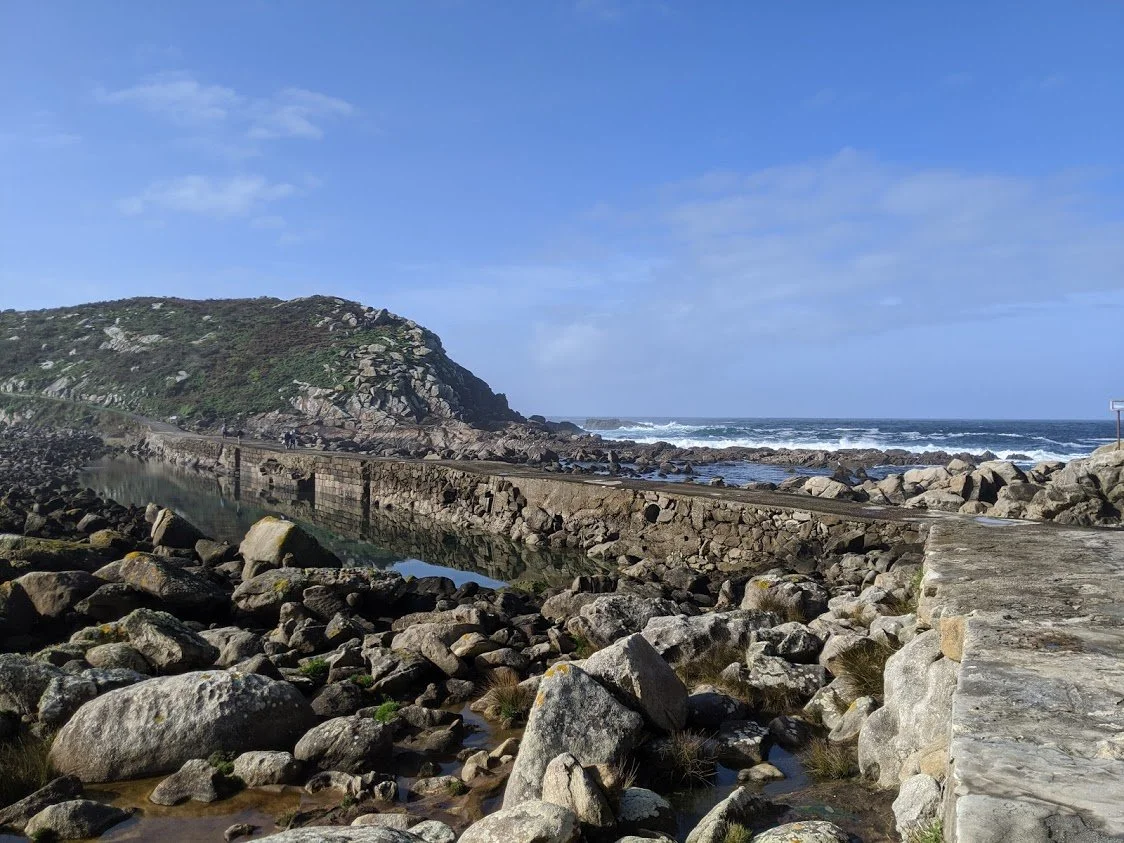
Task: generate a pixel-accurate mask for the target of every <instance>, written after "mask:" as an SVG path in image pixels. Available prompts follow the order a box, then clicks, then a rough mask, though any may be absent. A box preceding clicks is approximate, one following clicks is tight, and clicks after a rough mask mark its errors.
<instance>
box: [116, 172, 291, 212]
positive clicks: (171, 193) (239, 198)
mask: <svg viewBox="0 0 1124 843" xmlns="http://www.w3.org/2000/svg"><path fill="white" fill-rule="evenodd" d="M295 192H296V188H295V187H294V186H293V185H291V184H284V183H271V182H269V181H268V180H267V179H265V178H264V177H262V176H253V175H251V176H235V177H233V178H229V179H214V178H210V177H208V176H198V175H193V176H183V177H182V178H178V179H172V180H171V181H164V182H156V183H154V184H151V185H149V186H148V187H147V188H146V189H145V190H144V191H142V192H141V193H139V194H137V195H136V196H130V197H127V198H125V199H122V200H120V201H119V202H118V203H117V207H118V208H119V209H120V210H121V212H122V213H125V214H129V215H133V216H135V215H138V214H143V213H146V212H147V211H150V210H165V211H178V212H182V213H190V214H201V215H204V216H210V217H217V218H220V219H223V218H228V217H242V216H246V215H248V214H250V213H252V212H254V211H256V210H257V209H258V208H260V207H261V206H262V205H265V204H267V203H269V202H275V201H277V200H279V199H285V198H286V197H289V196H292V195H293V194H294V193H295Z"/></svg>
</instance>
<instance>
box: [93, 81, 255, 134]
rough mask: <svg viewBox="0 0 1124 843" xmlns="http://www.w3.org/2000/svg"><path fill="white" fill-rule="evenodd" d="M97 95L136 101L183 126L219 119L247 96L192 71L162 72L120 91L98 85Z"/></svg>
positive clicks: (105, 99)
mask: <svg viewBox="0 0 1124 843" xmlns="http://www.w3.org/2000/svg"><path fill="white" fill-rule="evenodd" d="M94 98H95V99H96V100H97V101H98V102H101V103H105V104H107V105H134V106H137V107H138V108H141V109H144V110H145V111H148V112H150V113H152V114H156V115H158V116H160V117H164V118H166V119H168V120H170V121H172V122H173V123H176V124H177V125H180V126H191V127H195V126H200V125H207V124H214V123H219V122H221V121H223V120H225V119H226V118H227V117H228V116H230V114H231V112H232V111H235V110H239V109H241V108H242V107H243V104H244V103H245V98H244V97H241V96H239V95H238V94H237V93H236V92H235V91H234V89H232V88H226V87H223V86H222V85H205V84H203V83H201V82H199V81H198V80H197V79H195V78H194V77H193V76H192V75H191V74H188V73H179V72H176V73H158V74H156V75H154V76H150V77H148V78H147V79H145V80H144V81H143V82H140V83H138V84H136V85H133V86H132V87H129V88H122V89H120V90H117V91H107V90H105V89H104V88H98V89H96V90H95V91H94Z"/></svg>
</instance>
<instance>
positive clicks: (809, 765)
mask: <svg viewBox="0 0 1124 843" xmlns="http://www.w3.org/2000/svg"><path fill="white" fill-rule="evenodd" d="M800 760H801V761H802V762H803V765H804V770H805V772H806V773H807V774H808V775H809V776H810V777H811V778H812V779H813V780H815V781H817V782H830V781H838V780H839V779H846V778H850V777H851V776H852V775H853V774H854V772H855V757H854V753H853V750H852V748H851V747H850V746H846V745H843V744H836V743H832V742H831V741H829V740H827V739H826V738H816V739H815V740H814V741H812V742H811V743H810V744H808V748H807V749H805V750H804V752H803V753H802V754H801V756H800Z"/></svg>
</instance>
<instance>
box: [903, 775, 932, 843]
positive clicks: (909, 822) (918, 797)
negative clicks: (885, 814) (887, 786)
mask: <svg viewBox="0 0 1124 843" xmlns="http://www.w3.org/2000/svg"><path fill="white" fill-rule="evenodd" d="M940 808H941V786H940V784H938V783H937V780H936V779H934V778H933V777H932V776H929V775H926V774H925V773H918V774H917V775H916V776H910V777H909V778H908V779H906V780H905V781H904V782H902V786H901V788H900V789H899V790H898V795H897V798H895V799H894V805H893V810H894V822H895V824H896V825H897V829H898V835H899V836H900V837H901V838H902V840H909V839H910V835H913V834H917V833H918V832H920V831H922V830H923V829H924V828H925V827H926V826H927V825H929V824H930V823H931V822H932V821H933V820H935V819H936V818H937V815H938V814H939V812H940Z"/></svg>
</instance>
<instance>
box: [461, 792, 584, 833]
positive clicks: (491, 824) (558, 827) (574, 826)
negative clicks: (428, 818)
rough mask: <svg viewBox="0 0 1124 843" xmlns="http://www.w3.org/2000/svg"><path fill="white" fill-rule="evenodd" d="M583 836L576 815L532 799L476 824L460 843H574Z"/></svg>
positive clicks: (491, 815)
mask: <svg viewBox="0 0 1124 843" xmlns="http://www.w3.org/2000/svg"><path fill="white" fill-rule="evenodd" d="M580 833H581V824H580V823H579V822H578V818H577V817H576V816H574V814H573V812H571V811H568V810H566V809H565V808H562V807H559V806H558V805H551V804H550V803H549V802H540V801H538V800H537V799H531V800H528V801H525V802H521V803H520V804H518V805H515V806H512V807H504V808H501V809H500V810H498V811H496V812H495V813H492V814H489V815H488V816H486V817H484V818H483V819H482V820H478V821H477V822H475V823H473V824H472V825H470V826H469V827H468V828H467V829H465V832H464V834H462V835H461V839H460V841H459V843H515V841H516V840H518V841H521V843H574V841H577V840H578V839H580V838H579V835H580Z"/></svg>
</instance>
